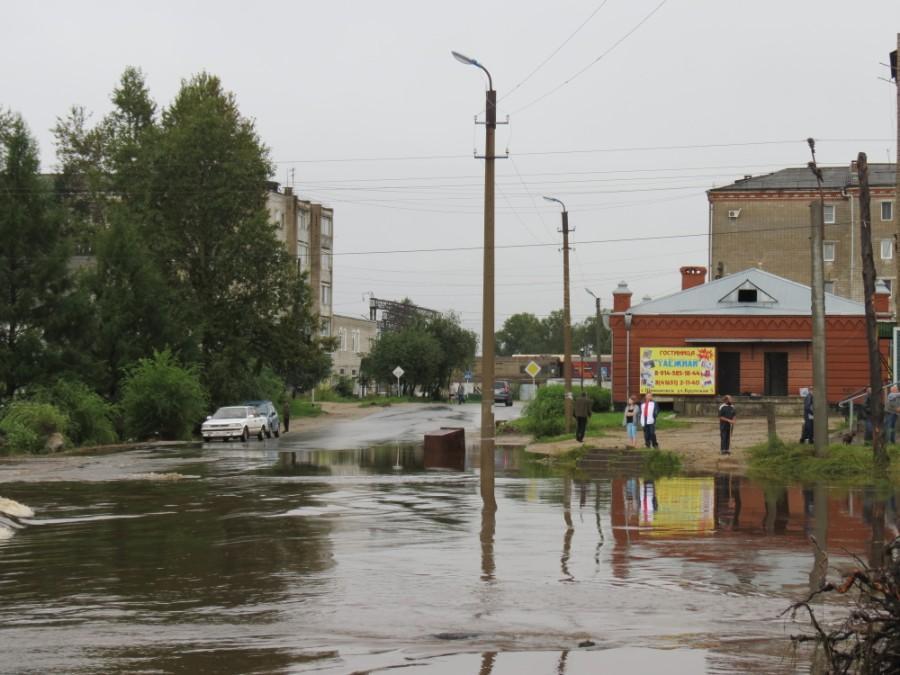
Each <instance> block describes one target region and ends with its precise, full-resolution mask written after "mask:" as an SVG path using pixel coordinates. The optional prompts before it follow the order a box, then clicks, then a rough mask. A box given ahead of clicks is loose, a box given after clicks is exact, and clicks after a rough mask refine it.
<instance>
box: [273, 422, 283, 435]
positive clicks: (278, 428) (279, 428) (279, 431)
mask: <svg viewBox="0 0 900 675" xmlns="http://www.w3.org/2000/svg"><path fill="white" fill-rule="evenodd" d="M272 433H273V434H275V438H278V437H279V436H281V425H280V424H279V425H278V426H277V427H275V431H273V432H272Z"/></svg>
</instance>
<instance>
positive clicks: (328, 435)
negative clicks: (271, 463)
mask: <svg viewBox="0 0 900 675" xmlns="http://www.w3.org/2000/svg"><path fill="white" fill-rule="evenodd" d="M521 412H522V404H521V403H519V402H518V401H516V402H515V403H514V404H513V405H512V406H511V407H507V406H504V405H495V406H494V419H495V420H510V419H515V418H517V417H519V415H521ZM480 426H481V406H480V405H478V404H474V403H467V404H464V405H449V404H445V403H435V404H423V403H409V404H403V405H394V406H391V407H389V408H384V409H383V410H380V411H379V412H376V413H374V414H372V415H368V416H367V417H361V418H359V419H355V420H346V421H336V422H335V423H334V424H333V425H326V426H323V427H319V428H317V429H312V430H310V431H302V432H299V433H290V434H287V435H285V436H282V438H281V439H280V442H279V444H278V448H279V449H280V450H283V451H288V452H290V451H292V450H353V449H356V448H367V447H371V446H373V445H383V444H386V443H420V442H422V439H423V438H424V436H425V434H426V433H428V432H429V431H435V430H437V429H440V428H441V427H463V428H464V429H465V430H466V440H467V441H468V442H471V441H474V440H476V439H477V438H478V433H479V428H480ZM270 442H271V441H270Z"/></svg>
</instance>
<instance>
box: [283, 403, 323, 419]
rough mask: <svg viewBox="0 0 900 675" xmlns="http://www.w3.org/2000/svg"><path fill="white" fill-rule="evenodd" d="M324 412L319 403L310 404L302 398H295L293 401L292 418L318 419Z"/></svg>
mask: <svg viewBox="0 0 900 675" xmlns="http://www.w3.org/2000/svg"><path fill="white" fill-rule="evenodd" d="M324 412H325V411H324V410H322V406H320V405H319V404H318V403H310V402H309V401H307V400H306V399H302V398H295V399H293V400H292V401H291V417H318V416H319V415H322V414H324Z"/></svg>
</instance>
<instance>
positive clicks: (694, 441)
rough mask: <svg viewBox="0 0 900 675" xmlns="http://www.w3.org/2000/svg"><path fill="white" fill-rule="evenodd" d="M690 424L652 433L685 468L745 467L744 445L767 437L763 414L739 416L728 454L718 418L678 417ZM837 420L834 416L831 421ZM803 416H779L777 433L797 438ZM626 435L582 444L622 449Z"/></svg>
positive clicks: (549, 451)
mask: <svg viewBox="0 0 900 675" xmlns="http://www.w3.org/2000/svg"><path fill="white" fill-rule="evenodd" d="M679 421H681V422H687V423H689V425H690V426H687V427H684V428H680V429H664V430H662V431H658V432H657V433H656V438H657V440H658V441H659V447H660V448H661V449H663V450H671V451H672V452H675V453H677V454H678V455H680V456H681V459H682V462H683V464H684V468H685V470H687V471H698V472H700V471H703V472H706V471H728V472H735V471H738V472H740V471H744V470H746V468H747V449H748V448H750V447H751V446H753V445H757V444H758V443H762V442H763V441H765V440H766V438H767V437H768V427H767V425H766V418H765V417H746V418H743V419H739V420H738V421H737V423H736V424H735V427H734V435H733V436H732V438H731V455H721V454H720V453H719V421H718V419H714V418H709V417H696V418H686V417H685V418H679ZM834 423H835V424H836V423H837V420H835V421H834ZM802 426H803V420H802V418H800V417H779V418H778V420H777V422H776V429H777V433H778V435H779V436H780V437H781V438H783V439H785V440H797V439H799V438H800V429H801V427H802ZM626 441H627V436H626V434H625V430H624V429H622V430H621V431H620V430H610V431H608V432H607V435H606V436H604V437H602V438H591V437H588V438H586V439H585V443H584V445H587V446H593V447H598V448H604V449H610V450H613V449H625V447H626ZM637 441H638V444H639V445H640V446H643V436H642V435H641V430H640V429H638V438H637ZM580 445H582V444H581V443H578V442H577V441H574V440H571V441H560V442H558V443H530V444H528V445H527V447H526V450H527V451H528V452H534V453H538V454H546V455H559V454H562V453H565V452H568V451H570V450H573V449H574V448H577V447H579V446H580Z"/></svg>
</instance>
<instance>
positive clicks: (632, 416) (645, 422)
mask: <svg viewBox="0 0 900 675" xmlns="http://www.w3.org/2000/svg"><path fill="white" fill-rule="evenodd" d="M657 417H659V404H657V402H656V401H654V400H653V394H652V393H650V392H648V393H646V394H644V400H643V401H641V402H640V403H638V402H637V401H635V398H634V396H629V397H628V403H626V404H625V414H624V415H623V417H622V425H623V426H624V427H625V429H626V431H627V433H628V443H627V445H628V447H629V448H634V447H637V443H636V439H637V428H638V427H641V428H642V429H643V431H644V447H646V448H657V449H658V448H659V441H657V439H656V418H657Z"/></svg>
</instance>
